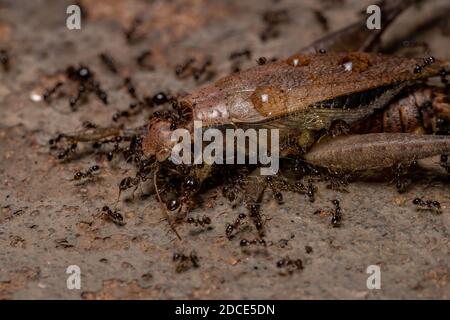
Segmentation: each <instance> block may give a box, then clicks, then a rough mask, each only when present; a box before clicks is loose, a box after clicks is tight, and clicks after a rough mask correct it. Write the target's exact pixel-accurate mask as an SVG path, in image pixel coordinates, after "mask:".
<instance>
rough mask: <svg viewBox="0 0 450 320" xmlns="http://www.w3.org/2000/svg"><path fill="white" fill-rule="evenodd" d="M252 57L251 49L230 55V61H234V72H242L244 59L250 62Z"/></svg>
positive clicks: (232, 67) (232, 68) (232, 69)
mask: <svg viewBox="0 0 450 320" xmlns="http://www.w3.org/2000/svg"><path fill="white" fill-rule="evenodd" d="M251 57H252V52H251V51H250V50H249V49H244V50H242V51H235V52H232V53H230V56H229V59H230V60H231V61H233V65H232V66H231V71H232V72H238V71H240V70H241V62H242V58H244V59H247V60H250V59H251Z"/></svg>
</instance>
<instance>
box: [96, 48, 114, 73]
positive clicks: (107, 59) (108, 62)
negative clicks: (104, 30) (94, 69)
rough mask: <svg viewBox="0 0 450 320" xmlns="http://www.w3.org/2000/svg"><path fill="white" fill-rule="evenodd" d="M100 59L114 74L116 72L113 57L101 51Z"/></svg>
mask: <svg viewBox="0 0 450 320" xmlns="http://www.w3.org/2000/svg"><path fill="white" fill-rule="evenodd" d="M99 57H100V61H101V62H103V64H104V65H105V66H106V68H107V69H108V70H109V71H111V72H112V73H114V74H117V73H118V69H117V66H116V63H115V61H114V59H113V58H112V57H111V56H110V55H108V54H107V53H101V54H100V55H99Z"/></svg>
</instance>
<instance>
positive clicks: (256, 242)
mask: <svg viewBox="0 0 450 320" xmlns="http://www.w3.org/2000/svg"><path fill="white" fill-rule="evenodd" d="M239 245H240V246H241V247H247V246H250V245H259V246H263V247H266V246H267V242H266V240H264V239H253V240H247V239H242V240H241V241H240V242H239Z"/></svg>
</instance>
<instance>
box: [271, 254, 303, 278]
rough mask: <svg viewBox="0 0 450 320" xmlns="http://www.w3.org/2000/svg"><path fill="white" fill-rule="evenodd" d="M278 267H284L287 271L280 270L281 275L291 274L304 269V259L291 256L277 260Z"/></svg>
mask: <svg viewBox="0 0 450 320" xmlns="http://www.w3.org/2000/svg"><path fill="white" fill-rule="evenodd" d="M277 267H278V268H280V269H281V268H283V269H284V270H285V271H284V272H280V274H281V275H289V274H292V273H294V272H295V271H300V270H303V268H304V266H303V261H302V259H295V260H293V259H291V258H289V256H286V257H285V258H283V259H281V260H278V261H277Z"/></svg>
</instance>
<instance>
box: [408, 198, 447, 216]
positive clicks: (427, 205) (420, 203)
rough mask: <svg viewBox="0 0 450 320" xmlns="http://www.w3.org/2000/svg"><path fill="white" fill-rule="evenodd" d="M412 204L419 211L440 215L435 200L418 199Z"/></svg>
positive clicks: (438, 206)
mask: <svg viewBox="0 0 450 320" xmlns="http://www.w3.org/2000/svg"><path fill="white" fill-rule="evenodd" d="M413 204H414V205H416V207H417V209H419V210H431V211H434V212H435V213H436V214H440V213H441V204H440V203H439V201H436V200H422V199H420V198H415V199H414V200H413Z"/></svg>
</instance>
